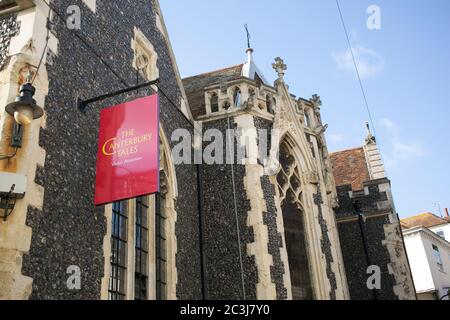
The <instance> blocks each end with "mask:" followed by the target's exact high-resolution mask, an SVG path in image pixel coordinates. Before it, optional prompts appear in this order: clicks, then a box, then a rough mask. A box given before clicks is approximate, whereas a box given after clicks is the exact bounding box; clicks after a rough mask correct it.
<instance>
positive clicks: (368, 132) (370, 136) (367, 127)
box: [366, 122, 376, 144]
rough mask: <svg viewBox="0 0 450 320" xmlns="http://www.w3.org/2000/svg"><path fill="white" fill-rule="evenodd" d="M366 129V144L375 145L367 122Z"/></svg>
mask: <svg viewBox="0 0 450 320" xmlns="http://www.w3.org/2000/svg"><path fill="white" fill-rule="evenodd" d="M366 129H367V138H366V143H367V144H371V143H376V139H375V137H374V136H373V134H372V131H371V130H370V125H369V123H368V122H366Z"/></svg>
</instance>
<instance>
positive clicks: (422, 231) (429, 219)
mask: <svg viewBox="0 0 450 320" xmlns="http://www.w3.org/2000/svg"><path fill="white" fill-rule="evenodd" d="M449 221H450V218H448V217H447V218H440V217H437V216H435V215H433V214H431V213H426V214H423V215H420V216H416V217H412V218H408V219H405V220H402V227H403V236H404V239H405V246H406V251H407V253H408V259H409V263H410V266H411V272H412V275H413V280H414V285H415V287H416V292H417V297H418V299H419V300H430V299H432V300H435V299H440V298H441V297H443V296H445V295H447V294H448V292H449V290H450V242H449V241H448V240H449V239H450V222H449ZM447 299H448V298H447Z"/></svg>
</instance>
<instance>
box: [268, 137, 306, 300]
mask: <svg viewBox="0 0 450 320" xmlns="http://www.w3.org/2000/svg"><path fill="white" fill-rule="evenodd" d="M295 147H296V144H295V141H293V140H292V139H291V138H290V136H289V135H287V136H285V137H284V139H283V140H282V142H281V144H280V152H279V162H280V171H279V173H278V174H277V178H276V181H277V185H278V195H279V203H280V208H281V214H282V219H283V226H284V241H285V247H286V252H287V261H288V268H289V275H290V282H291V291H292V292H291V296H292V298H293V299H294V300H312V299H313V298H314V287H313V281H312V280H313V275H312V273H311V272H312V268H311V252H310V245H309V243H310V241H309V239H310V237H309V236H308V234H307V230H308V228H307V223H308V220H309V219H307V217H306V216H305V215H307V214H308V212H307V211H306V206H305V199H304V195H305V185H304V182H303V179H302V172H303V170H302V164H301V163H300V162H299V159H298V156H296V155H295V153H296V152H295V150H296V149H298V148H295Z"/></svg>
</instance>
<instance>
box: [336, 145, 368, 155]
mask: <svg viewBox="0 0 450 320" xmlns="http://www.w3.org/2000/svg"><path fill="white" fill-rule="evenodd" d="M359 149H363V150H364V147H363V146H361V147H354V148H349V149H342V150H337V151H333V152H330V155H333V154H337V153H343V152H347V151H354V150H359Z"/></svg>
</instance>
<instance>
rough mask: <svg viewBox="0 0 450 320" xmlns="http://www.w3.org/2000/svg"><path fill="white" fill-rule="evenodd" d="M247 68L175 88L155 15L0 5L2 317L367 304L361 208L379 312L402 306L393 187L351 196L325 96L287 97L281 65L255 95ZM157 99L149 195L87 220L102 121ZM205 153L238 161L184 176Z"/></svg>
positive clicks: (128, 8) (404, 290) (403, 281)
mask: <svg viewBox="0 0 450 320" xmlns="http://www.w3.org/2000/svg"><path fill="white" fill-rule="evenodd" d="M80 17H81V18H80ZM78 18H80V19H79V20H77V19H78ZM253 54H254V50H253V49H252V48H248V49H247V52H246V55H247V56H246V57H245V56H244V54H243V61H242V63H240V64H237V65H235V66H231V67H227V68H224V69H221V70H216V71H212V72H208V73H204V74H200V75H197V76H193V77H189V78H186V79H182V78H181V77H180V73H179V70H178V67H177V63H176V59H175V56H174V53H173V50H172V46H171V43H170V40H169V35H168V31H167V29H166V25H165V23H164V18H163V15H162V12H161V8H160V6H159V3H158V1H157V0H121V1H111V0H58V1H50V0H45V1H44V0H6V1H1V2H0V197H1V203H0V218H1V219H2V220H1V221H0V300H3V299H4V300H7V299H38V300H44V299H63V300H65V299H67V300H72V299H73V300H75V299H83V300H86V299H88V300H98V299H103V300H176V299H178V300H202V299H211V300H213V299H230V300H292V299H294V300H348V299H366V298H369V299H370V298H371V296H369V295H370V294H371V293H372V292H373V291H371V290H369V291H367V290H365V289H364V286H367V279H368V278H369V276H370V274H367V270H366V269H367V268H366V267H368V266H370V264H367V260H366V259H365V256H364V255H363V254H362V253H361V252H364V251H361V250H362V249H361V246H360V243H359V242H358V241H359V240H358V239H361V238H357V236H358V235H359V234H358V232H359V231H358V230H357V226H356V224H355V219H357V217H358V215H354V216H352V217H350V215H352V214H354V210H353V209H352V208H353V202H352V199H356V198H358V199H360V203H361V207H360V208H361V210H363V211H364V210H366V209H365V208H369V207H370V208H371V209H372V208H373V209H374V210H372V211H370V210H369V209H367V210H368V211H370V213H371V214H372V213H373V215H374V216H373V219H371V221H373V222H374V224H373V225H372V224H366V226H365V228H366V229H367V228H368V229H369V231H367V232H373V233H376V235H374V237H371V238H370V239H371V240H373V242H371V241H369V242H368V244H367V246H368V248H369V250H373V251H378V250H381V249H382V251H383V252H382V254H381V255H380V259H379V260H377V259H375V258H373V259H372V262H373V263H374V264H378V265H380V268H381V274H382V275H383V276H382V281H381V282H382V288H383V290H385V289H386V290H385V291H383V292H386V294H384V293H383V294H382V295H381V294H380V296H379V298H380V299H414V295H413V293H412V292H413V291H414V290H413V289H412V287H411V285H410V283H411V278H410V272H409V266H408V265H407V261H406V262H405V259H404V246H403V244H401V243H400V242H399V241H400V239H401V238H400V237H399V236H398V234H397V232H398V230H397V229H396V228H397V220H395V209H393V203H392V202H389V201H390V200H391V195H390V189H389V181H388V180H387V179H385V177H381V176H378V173H379V172H375V171H374V172H375V173H374V175H373V177H372V171H370V170H371V169H370V168H371V167H369V169H368V170H369V171H368V175H367V177H365V178H363V179H360V180H358V181H360V182H361V183H360V184H358V185H355V186H354V187H353V185H352V183H350V185H352V187H349V185H348V184H347V181H348V180H346V178H345V177H344V178H342V179H341V176H342V174H344V175H347V174H348V175H352V174H354V173H353V172H352V169H350V172H349V171H348V170H349V169H348V168H349V167H348V165H347V164H345V165H344V168H342V167H340V166H339V163H338V162H339V161H337V162H336V161H335V160H333V159H335V158H333V157H334V156H331V155H330V154H329V151H328V148H327V143H326V137H325V132H326V130H327V125H326V124H324V123H323V121H322V116H321V106H322V101H321V99H320V97H319V96H318V95H314V96H312V97H309V98H306V99H305V98H301V97H297V96H296V95H294V93H293V92H290V90H289V86H288V84H287V83H286V82H285V78H284V75H285V73H286V72H288V68H287V65H286V64H285V62H284V61H283V59H281V58H279V57H277V58H275V60H274V61H273V69H274V73H275V74H276V77H277V79H276V81H275V82H274V83H270V82H268V81H267V79H266V77H265V76H264V75H263V74H262V73H261V71H260V70H259V68H258V67H257V65H256V64H255V62H254V58H253ZM238 62H239V61H237V63H238ZM156 79H157V80H158V82H157V83H156V82H155V84H154V85H148V86H145V87H142V88H139V89H136V90H133V91H127V90H126V89H127V88H130V87H133V86H138V85H139V84H142V83H144V84H145V83H146V82H150V81H153V80H156ZM120 90H122V91H121V93H120V94H116V95H108V96H107V97H106V98H105V99H104V100H102V101H101V102H93V103H91V104H90V105H89V106H88V107H87V108H86V109H85V110H80V108H79V101H80V100H89V99H91V98H93V97H98V96H101V95H107V94H108V93H111V92H117V91H120ZM155 93H156V94H158V96H159V105H160V115H159V122H160V128H159V146H160V147H159V168H160V192H159V193H157V194H155V195H148V196H140V197H137V198H133V199H128V200H123V201H120V202H115V203H110V204H107V205H104V206H94V191H95V190H94V189H95V179H96V160H97V159H96V156H97V148H98V138H99V122H100V111H101V110H102V109H104V108H107V107H108V106H114V105H117V104H120V103H123V102H125V101H131V100H135V99H136V98H140V97H145V96H148V95H151V94H155ZM17 97H18V98H17ZM31 97H33V99H34V100H33V101H34V102H33V101H32V100H30V99H31ZM16 98H17V99H16ZM24 101H27V102H28V104H25V107H27V108H28V109H27V108H25V107H24V103H23V102H24ZM180 130H183V131H184V132H188V133H189V135H190V136H191V137H193V138H192V141H191V143H190V144H189V148H190V149H191V150H189V152H188V154H189V156H188V160H192V161H187V162H183V163H179V161H177V159H176V156H177V153H176V152H175V151H174V150H177V146H178V144H179V143H180V140H181V139H179V138H180V137H179V135H178V132H180ZM211 132H214V134H213V135H211ZM230 132H234V133H235V136H234V137H231V136H230ZM264 133H267V139H263V138H262V135H263V134H264ZM199 136H200V138H202V139H198V137H199ZM218 136H222V137H225V140H226V141H225V142H226V143H223V144H215V146H216V149H215V151H214V152H213V153H214V154H215V153H216V152H217V146H220V148H222V149H223V150H222V151H223V152H222V153H223V154H227V157H230V156H231V158H232V160H234V159H235V158H237V156H238V154H239V153H240V151H242V152H243V154H245V157H244V158H243V159H241V160H242V161H228V160H230V159H229V158H227V161H223V162H220V161H212V162H210V161H200V162H197V161H195V159H193V158H194V157H195V155H196V154H198V152H200V154H203V153H205V152H207V151H208V150H210V147H211V142H212V141H213V140H214V138H215V137H216V138H217V137H218ZM371 146H372V142H370V141H369V142H368V144H367V146H365V147H364V150H365V151H361V153H360V154H359V156H361V157H362V156H364V155H365V156H367V157H369V158H368V159H369V160H368V161H367V162H366V164H368V165H372V164H376V162H377V159H375V158H373V159H372V160H373V161H372V160H371V158H370V157H371V156H372V155H373V153H372V151H371V150H372V149H371ZM261 150H263V151H264V152H263V153H264V154H266V156H265V157H262V158H260V157H259V156H258V154H259V151H261ZM364 152H366V153H364ZM184 156H186V154H184ZM191 156H192V157H191ZM343 157H346V155H344V156H343ZM197 160H198V159H197ZM201 160H202V159H201ZM203 160H205V159H203ZM361 161H362V160H361ZM336 164H337V165H336ZM341 170H342V171H341ZM335 181H336V182H335ZM336 184H338V187H336ZM388 207H389V208H388ZM375 209H376V210H375ZM355 217H356V218H355ZM380 219H381V220H380ZM353 236H354V237H355V238H353ZM400 236H401V233H400ZM393 242H395V243H396V245H391V243H393ZM354 243H358V245H357V247H354V246H353V244H354ZM380 248H381V249H380ZM353 250H355V254H352V252H353ZM405 263H406V264H405ZM355 273H357V274H355ZM385 275H386V276H385ZM385 279H387V280H386V281H385ZM358 281H359V282H358ZM385 286H388V288H386V287H385ZM408 290H409V291H408Z"/></svg>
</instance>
